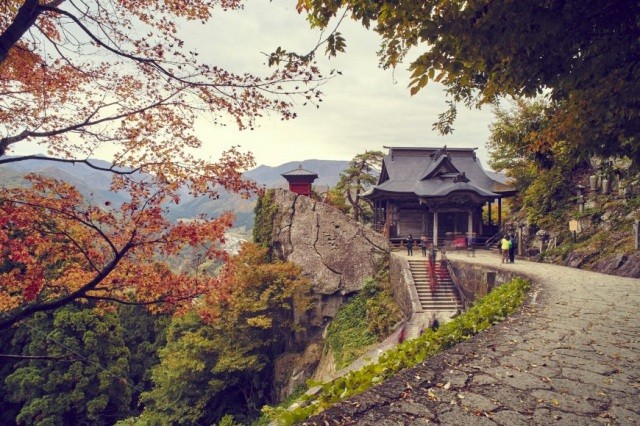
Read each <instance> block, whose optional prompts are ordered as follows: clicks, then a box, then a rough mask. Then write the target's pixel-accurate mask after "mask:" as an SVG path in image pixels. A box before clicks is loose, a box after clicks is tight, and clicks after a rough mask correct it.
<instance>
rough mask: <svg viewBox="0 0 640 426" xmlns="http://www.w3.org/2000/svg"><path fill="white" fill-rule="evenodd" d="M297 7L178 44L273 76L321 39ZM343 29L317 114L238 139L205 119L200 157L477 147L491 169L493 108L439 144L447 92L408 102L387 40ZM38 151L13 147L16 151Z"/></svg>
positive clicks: (217, 26) (432, 89)
mask: <svg viewBox="0 0 640 426" xmlns="http://www.w3.org/2000/svg"><path fill="white" fill-rule="evenodd" d="M295 5H296V0H273V1H269V0H248V2H247V4H246V5H245V8H244V10H240V11H232V12H222V11H220V12H219V13H218V14H217V15H216V16H215V17H214V19H212V20H211V21H210V22H209V23H207V24H206V25H205V26H202V25H201V24H199V23H198V24H189V25H185V26H184V27H183V28H182V29H181V30H182V31H181V34H180V36H182V38H183V39H184V40H185V42H186V44H185V48H186V49H189V50H192V49H195V50H197V51H198V52H199V54H200V58H201V59H202V60H204V61H206V62H208V63H211V64H215V65H217V66H220V67H223V68H226V69H229V70H230V71H234V72H236V73H244V72H250V73H254V74H258V75H266V74H269V73H270V71H269V69H268V68H267V66H266V64H265V62H266V57H265V56H264V55H263V54H262V53H261V52H267V53H268V52H273V51H274V50H275V49H276V47H278V46H281V47H283V48H284V49H286V50H288V51H299V52H307V51H308V50H309V49H310V48H311V47H312V46H314V45H315V44H316V42H317V40H318V38H319V32H318V31H317V30H311V29H310V28H309V24H308V23H307V21H306V19H305V16H304V15H299V14H298V13H297V12H296V10H295ZM340 31H341V32H342V34H343V36H344V37H345V38H346V40H347V51H346V53H342V54H339V56H338V57H337V58H333V59H331V60H328V59H327V58H325V57H321V58H319V59H320V60H319V62H320V65H321V67H322V69H323V71H324V74H327V73H328V72H329V71H330V70H331V69H336V70H339V71H341V72H342V75H340V76H338V77H337V78H334V79H332V80H330V81H328V82H327V83H326V84H325V85H324V86H323V87H322V91H323V93H324V98H323V102H322V103H321V105H320V108H316V107H315V106H306V107H304V106H303V105H302V103H303V100H300V105H299V106H298V107H297V108H296V112H297V114H298V118H296V119H295V120H291V121H286V122H283V121H281V120H280V118H279V117H278V116H275V115H274V116H271V117H268V116H267V117H264V118H262V119H261V120H259V122H258V123H257V124H258V126H257V127H256V128H255V130H253V131H248V130H247V131H242V132H241V131H239V130H238V129H237V127H235V126H234V125H233V124H230V125H229V126H227V127H220V126H215V125H213V124H210V123H208V122H207V121H206V120H201V121H199V122H197V123H196V125H195V126H196V131H197V132H198V134H199V135H200V136H201V137H202V138H203V140H204V141H205V147H204V148H203V149H202V150H201V151H199V152H198V153H197V155H199V156H202V157H204V158H209V159H213V160H215V159H217V158H218V156H219V154H220V153H221V152H222V151H224V150H225V149H228V148H230V147H231V146H233V145H240V146H241V149H242V150H244V151H251V152H253V153H254V155H255V158H256V162H257V164H266V165H271V166H276V165H279V164H282V163H285V162H288V161H301V160H305V159H327V160H350V159H351V158H352V157H353V156H355V155H356V154H358V153H361V152H364V151H365V150H382V149H383V146H442V145H445V144H446V145H448V146H450V147H477V148H479V149H478V155H479V157H480V158H481V159H482V161H483V163H484V164H485V165H486V163H487V154H486V149H485V143H486V141H487V137H488V134H489V131H488V125H489V123H490V122H491V120H492V114H491V112H490V111H489V109H486V110H482V111H479V110H473V111H469V110H466V109H461V110H460V111H459V113H458V120H457V122H456V123H455V126H454V127H455V129H456V130H455V132H454V133H453V134H452V135H449V136H446V137H442V136H439V135H438V134H437V133H436V132H434V131H433V130H432V129H431V128H432V124H433V122H434V121H436V119H437V115H438V114H439V113H441V112H443V111H444V110H445V109H446V104H445V98H444V94H443V91H442V88H441V87H439V86H437V85H433V86H429V87H427V88H425V89H423V90H422V91H421V92H420V93H419V94H417V95H416V96H413V97H411V96H410V95H409V90H408V88H407V85H408V82H409V73H408V72H407V71H406V68H407V66H408V65H403V66H401V67H399V69H396V70H395V72H392V71H383V70H382V69H380V68H379V67H378V58H377V55H376V52H377V51H378V49H379V41H380V40H379V37H378V36H377V34H376V33H374V32H373V31H371V30H366V29H364V28H363V27H362V26H360V25H359V24H358V23H355V22H353V21H350V20H349V19H346V20H345V21H344V22H343V25H342V26H341V29H340ZM36 147H37V146H33V145H31V146H28V145H27V146H26V147H16V150H15V151H14V153H15V154H23V153H27V152H28V151H31V150H33V149H36ZM25 149H26V151H25ZM40 150H41V148H40ZM111 153H112V152H111ZM109 156H110V152H109V150H108V149H105V150H103V151H102V152H100V151H98V152H97V153H96V157H98V158H103V159H108V157H109Z"/></svg>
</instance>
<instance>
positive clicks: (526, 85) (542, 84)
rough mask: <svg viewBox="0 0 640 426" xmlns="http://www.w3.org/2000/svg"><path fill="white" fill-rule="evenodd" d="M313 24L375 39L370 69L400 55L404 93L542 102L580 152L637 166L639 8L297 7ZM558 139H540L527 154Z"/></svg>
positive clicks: (356, 1)
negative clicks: (337, 20) (360, 30)
mask: <svg viewBox="0 0 640 426" xmlns="http://www.w3.org/2000/svg"><path fill="white" fill-rule="evenodd" d="M298 9H299V10H300V11H306V12H307V13H308V14H309V20H310V22H311V23H312V25H314V26H320V27H323V26H326V25H327V24H328V23H329V22H330V21H331V19H332V18H334V17H336V16H337V15H339V16H342V14H343V10H346V13H350V14H351V17H352V18H353V19H354V20H357V21H359V22H361V23H362V24H363V25H364V26H365V27H367V28H369V27H370V26H373V27H374V28H375V31H376V32H378V33H379V34H380V35H381V36H382V46H381V50H380V63H381V65H382V66H383V67H385V68H387V67H395V66H397V65H398V64H400V63H401V62H402V61H403V60H406V59H407V58H408V57H410V58H411V60H410V62H411V63H410V69H411V71H412V72H413V74H412V77H411V81H410V86H411V93H416V92H418V91H419V90H420V89H422V88H423V87H425V86H426V85H427V84H428V83H430V82H439V83H441V84H443V85H444V87H445V91H446V93H447V95H448V96H449V102H450V108H449V109H448V110H447V111H445V112H444V113H443V114H442V115H440V117H439V119H438V122H437V123H436V127H437V128H438V129H439V130H440V131H441V132H443V133H445V134H446V133H449V132H451V131H452V130H453V127H452V124H453V121H454V119H455V116H456V106H457V105H458V104H464V105H467V106H472V107H477V106H481V105H484V104H492V103H494V102H496V101H497V100H498V99H500V98H501V97H516V98H517V97H529V98H532V97H536V96H544V97H546V98H548V99H549V100H551V101H553V102H563V103H564V107H563V108H562V109H561V110H559V111H558V114H557V115H556V116H554V117H553V119H552V124H553V125H552V126H550V127H549V129H548V130H549V131H550V132H554V131H556V130H559V131H560V132H562V134H563V135H564V136H565V137H566V138H568V139H567V140H568V141H570V142H571V143H572V144H573V145H575V146H576V147H578V148H579V149H580V150H582V151H584V152H587V153H591V154H598V155H602V156H610V155H619V156H625V155H626V156H628V157H629V158H630V159H632V160H634V161H636V164H637V161H638V158H640V144H638V134H640V95H639V94H640V44H638V42H637V41H638V37H639V35H640V26H639V24H638V22H640V20H639V18H640V3H638V2H636V1H620V0H593V1H583V0H544V1H543V0H519V1H510V0H509V1H507V0H498V1H495V0H474V1H456V0H437V1H436V0H426V1H395V0H394V1H373V0H365V1H361V0H341V1H332V0H331V1H330V0H299V1H298ZM557 139H558V138H554V137H552V135H544V134H541V135H540V137H539V138H538V139H537V140H536V144H535V146H534V149H535V150H538V151H540V150H552V149H553V148H552V146H551V145H550V141H552V140H557Z"/></svg>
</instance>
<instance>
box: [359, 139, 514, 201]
mask: <svg viewBox="0 0 640 426" xmlns="http://www.w3.org/2000/svg"><path fill="white" fill-rule="evenodd" d="M460 173H464V174H465V177H466V179H464V178H462V179H456V176H458V175H459V174H460ZM380 176H381V177H380V181H379V182H378V185H376V186H375V187H374V188H373V189H372V190H371V191H369V192H368V193H367V194H366V195H367V196H368V197H372V196H374V195H375V194H376V192H385V193H404V194H415V195H416V196H418V197H424V198H429V197H444V196H446V195H448V194H450V193H452V192H455V191H471V192H474V193H476V194H478V195H480V196H482V197H487V198H495V197H501V196H508V195H513V193H514V192H515V191H514V189H513V188H512V187H510V186H508V185H505V184H503V183H500V182H498V181H496V180H494V179H492V178H491V177H489V176H488V175H487V174H486V173H485V171H484V169H483V167H482V165H481V164H480V159H478V158H477V157H476V155H475V149H474V148H466V149H464V148H456V149H446V147H445V148H397V147H389V154H388V155H387V156H385V158H384V161H383V172H382V173H381V175H380Z"/></svg>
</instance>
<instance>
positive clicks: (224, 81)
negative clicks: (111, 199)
mask: <svg viewBox="0 0 640 426" xmlns="http://www.w3.org/2000/svg"><path fill="white" fill-rule="evenodd" d="M241 7H242V5H241V2H240V1H239V0H186V1H183V0H106V1H105V0H88V1H83V2H69V1H64V0H5V1H4V2H3V3H2V6H0V165H1V164H4V163H9V162H13V161H16V159H14V158H9V157H8V155H9V154H10V152H11V150H12V148H13V147H14V146H16V144H34V143H38V144H41V145H43V146H44V147H45V148H46V150H47V154H48V159H49V160H50V161H69V162H74V161H80V162H84V163H86V164H88V165H90V166H92V167H96V166H93V165H91V164H90V163H88V162H87V160H86V159H87V158H89V157H90V156H92V155H93V154H94V152H95V150H96V149H97V148H99V147H101V146H104V145H105V144H108V145H109V146H112V147H114V151H115V155H114V160H113V164H112V166H111V167H110V168H107V170H110V171H112V172H114V176H115V177H114V180H113V184H112V190H114V191H124V192H126V193H128V195H129V197H130V201H129V202H127V203H124V204H123V205H122V206H118V208H115V209H114V208H113V206H106V205H104V206H97V205H92V204H91V202H90V201H88V200H84V199H83V198H82V197H81V196H80V194H79V192H78V191H77V190H76V189H75V188H73V187H71V186H69V185H68V184H65V183H64V182H61V181H56V180H49V179H44V178H41V177H37V176H31V177H30V178H29V180H30V181H31V185H32V186H31V187H30V188H19V189H3V191H2V193H1V194H0V326H3V325H4V326H6V325H11V324H14V323H15V322H17V321H19V320H20V319H22V318H25V317H27V316H29V315H31V314H33V313H34V312H37V311H41V310H48V309H55V308H57V307H59V306H62V305H64V304H65V303H68V302H70V301H73V300H77V299H80V300H83V299H84V300H100V301H101V300H119V301H123V302H135V303H144V304H150V305H151V306H158V307H166V306H169V305H170V306H173V305H174V304H176V303H181V302H187V303H190V301H191V300H192V299H193V297H195V296H196V295H199V294H203V293H206V292H208V291H209V290H211V289H212V288H214V287H216V286H220V284H217V281H219V280H215V279H211V278H203V277H198V276H197V275H195V274H194V275H189V274H179V273H176V272H174V271H171V270H170V269H169V267H168V266H167V265H166V262H165V260H166V259H167V258H170V257H172V256H177V255H179V254H180V253H181V251H182V250H184V249H185V248H186V247H199V248H201V249H203V250H205V249H206V252H207V256H208V257H223V258H224V257H225V255H224V253H222V252H220V251H219V250H218V243H220V242H222V241H223V239H224V231H225V229H227V228H228V227H229V226H231V220H232V218H231V216H230V215H225V216H222V217H219V218H217V219H215V220H202V221H194V222H191V223H178V224H172V223H170V222H169V221H168V220H167V219H166V218H165V217H164V213H165V210H166V205H167V203H176V202H178V201H179V196H178V194H179V192H178V191H179V190H182V189H183V188H185V187H186V188H188V189H189V191H190V193H191V194H192V195H196V196H197V195H208V196H216V191H217V190H218V189H219V188H224V189H226V190H229V191H233V192H239V193H241V194H242V195H244V196H247V197H248V196H249V195H251V194H252V193H255V192H256V191H257V190H258V189H257V187H256V186H255V184H253V183H251V182H245V181H243V180H242V176H241V173H242V172H243V171H244V170H246V169H248V168H250V167H252V166H253V165H254V161H253V157H252V155H251V154H247V153H241V152H239V151H238V150H237V149H236V148H235V147H234V148H231V149H229V150H228V151H226V152H225V153H224V154H223V155H222V158H221V159H220V160H219V161H217V162H211V161H205V160H201V159H199V158H197V157H195V156H194V155H193V154H192V153H193V152H194V149H197V148H200V147H202V146H203V144H204V141H203V140H201V139H200V138H199V137H198V135H196V134H195V132H194V122H195V121H196V119H198V118H199V117H201V116H208V117H209V118H210V119H211V121H213V123H215V124H218V123H222V124H225V123H226V122H227V121H231V122H234V123H236V124H237V126H238V127H239V128H240V129H245V128H250V127H252V126H253V125H254V122H255V120H256V119H257V118H258V117H261V116H263V115H265V114H267V113H274V114H278V115H280V116H281V117H282V118H283V119H289V118H292V117H294V116H295V113H294V112H293V110H292V105H293V102H294V101H295V95H300V96H304V97H305V98H307V99H309V98H314V99H317V98H318V97H319V96H320V92H319V91H318V90H317V87H318V82H319V81H320V80H322V79H323V77H322V76H321V75H320V73H319V71H318V69H317V67H316V66H315V65H314V63H313V60H312V58H313V55H302V56H297V55H293V56H288V60H287V61H275V62H274V65H277V66H276V67H274V68H273V69H270V70H269V71H267V72H265V73H264V75H263V76H257V75H253V74H250V73H233V72H229V71H227V70H225V69H223V68H221V67H219V66H215V65H212V64H208V63H205V62H202V61H201V60H200V59H199V57H198V53H197V52H195V51H192V50H189V48H188V47H187V46H185V42H184V41H183V40H181V39H180V38H179V29H180V26H181V23H184V21H185V20H195V21H200V22H202V23H205V22H208V21H209V20H210V19H211V17H212V13H213V11H214V9H215V8H220V9H223V10H227V9H239V8H241ZM315 48H317V46H316V47H315ZM282 52H283V51H282ZM285 56H287V55H285ZM26 158H28V157H22V158H21V159H26ZM19 160H20V159H19Z"/></svg>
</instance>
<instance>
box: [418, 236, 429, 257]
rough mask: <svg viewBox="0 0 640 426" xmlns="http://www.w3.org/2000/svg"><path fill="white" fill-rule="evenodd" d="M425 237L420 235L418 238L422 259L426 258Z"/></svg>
mask: <svg viewBox="0 0 640 426" xmlns="http://www.w3.org/2000/svg"><path fill="white" fill-rule="evenodd" d="M427 244H428V243H427V236H426V235H425V234H422V237H420V249H421V250H422V257H427Z"/></svg>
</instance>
